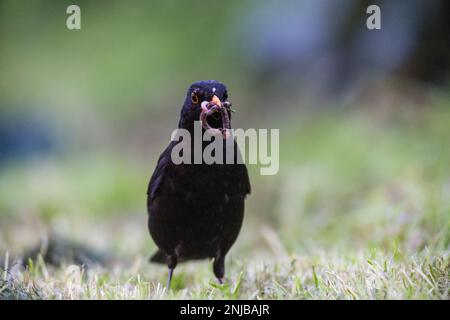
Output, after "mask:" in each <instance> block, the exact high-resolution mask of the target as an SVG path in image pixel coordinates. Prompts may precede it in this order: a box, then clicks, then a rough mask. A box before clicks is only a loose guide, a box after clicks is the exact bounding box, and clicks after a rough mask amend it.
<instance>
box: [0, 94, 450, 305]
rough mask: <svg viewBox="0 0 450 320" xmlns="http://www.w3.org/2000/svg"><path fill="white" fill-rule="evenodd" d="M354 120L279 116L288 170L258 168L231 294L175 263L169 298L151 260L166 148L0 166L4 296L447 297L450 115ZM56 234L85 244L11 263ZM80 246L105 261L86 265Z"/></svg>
mask: <svg viewBox="0 0 450 320" xmlns="http://www.w3.org/2000/svg"><path fill="white" fill-rule="evenodd" d="M408 110H411V109H408ZM347 111H348V110H347ZM347 111H345V110H339V111H337V110H335V111H327V112H320V113H315V112H312V113H306V114H304V115H302V116H301V117H297V118H296V122H295V123H291V124H290V123H289V120H286V119H280V120H279V121H280V123H281V121H282V123H283V125H280V127H281V128H282V129H281V131H280V139H281V141H282V145H281V150H280V151H281V164H280V173H279V174H278V175H277V176H272V177H261V176H259V175H258V168H256V167H252V168H250V170H251V177H252V185H253V194H252V195H251V196H250V197H249V199H248V202H247V210H246V218H245V222H244V226H243V229H242V232H241V235H240V237H239V239H238V242H237V243H236V245H235V246H234V247H233V249H232V250H231V252H230V254H229V256H228V258H227V273H226V274H227V282H226V284H225V285H218V284H217V283H216V282H215V279H214V277H213V274H212V271H211V263H209V262H207V261H203V262H195V263H189V264H182V265H180V266H179V267H177V269H176V270H175V278H174V281H173V290H171V291H170V292H166V291H165V289H164V283H165V280H166V274H167V273H166V268H165V267H162V266H158V265H150V264H148V262H147V259H148V257H149V255H150V253H151V252H153V251H154V250H155V247H154V244H153V243H152V241H151V240H150V238H149V236H148V233H147V229H146V212H145V190H146V186H147V182H148V178H149V176H150V174H151V172H152V170H153V167H154V163H155V161H156V157H157V155H158V154H154V153H155V152H154V150H159V149H158V148H159V147H155V146H154V147H152V149H149V151H148V153H147V154H146V155H144V156H142V159H140V160H136V159H138V158H139V157H136V155H133V157H131V156H129V154H127V153H119V152H114V151H111V153H108V154H98V153H92V154H83V155H71V156H70V157H67V156H64V157H54V158H51V159H45V160H43V159H41V160H34V161H29V162H26V163H24V162H16V163H14V164H10V165H8V166H6V167H4V168H3V169H2V171H1V179H0V195H1V196H0V252H1V253H2V258H0V260H3V261H0V262H1V265H2V266H3V268H2V272H1V276H0V298H2V299H4V298H44V299H80V298H81V299H153V298H158V299H159V298H162V299H166V298H186V299H191V298H196V299H216V298H224V299H235V298H237V299H247V298H249V299H318V298H321V299H449V290H450V285H449V253H450V251H449V244H450V232H449V228H450V166H449V163H450V148H448V142H449V141H450V110H448V105H447V104H446V103H444V102H439V101H438V102H437V103H434V106H433V107H431V108H424V109H420V110H416V109H414V110H411V111H406V110H402V111H400V112H398V113H397V114H392V113H389V114H384V113H383V112H381V113H380V112H374V111H373V110H372V111H371V110H365V111H358V112H347ZM291 118H292V117H291ZM299 118H301V120H299V121H297V119H299ZM150 152H151V153H150ZM52 234H56V235H57V237H58V238H57V239H65V240H64V241H68V243H69V244H68V246H71V243H72V241H73V242H74V243H77V245H80V246H81V247H79V246H78V247H77V246H75V247H73V248H75V249H73V248H71V249H70V250H69V249H67V248H66V249H64V248H63V249H61V252H60V253H56V254H57V255H58V254H59V256H58V257H57V258H55V259H53V260H52V259H49V258H48V257H45V255H44V256H39V255H38V257H37V258H36V259H34V260H30V261H28V263H27V261H25V264H26V265H27V266H26V267H22V266H20V265H19V264H17V263H16V262H17V259H18V257H21V256H26V255H25V254H24V252H27V250H28V249H30V248H32V247H33V246H36V245H37V244H39V243H40V242H41V241H42V239H47V237H48V235H52ZM57 241H62V240H57ZM43 247H45V246H43ZM80 248H81V249H80ZM83 248H88V249H89V250H92V251H93V252H95V253H97V254H98V255H97V256H100V257H106V258H105V259H98V260H96V258H95V257H96V255H93V257H94V258H92V259H91V260H92V263H86V265H88V267H89V268H81V267H80V266H77V265H75V264H73V258H74V256H83V254H84V253H85V251H84V250H85V249H83ZM74 250H75V251H77V250H78V251H79V252H75V253H74ZM68 251H70V252H71V254H68ZM80 259H83V257H82V258H80ZM89 259H90V258H89V257H88V258H87V260H86V261H90V260H89ZM82 261H83V260H82Z"/></svg>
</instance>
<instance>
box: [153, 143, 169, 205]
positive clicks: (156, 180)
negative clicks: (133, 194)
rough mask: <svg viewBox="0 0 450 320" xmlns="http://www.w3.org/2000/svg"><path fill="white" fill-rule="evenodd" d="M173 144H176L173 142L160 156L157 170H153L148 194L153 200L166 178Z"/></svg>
mask: <svg viewBox="0 0 450 320" xmlns="http://www.w3.org/2000/svg"><path fill="white" fill-rule="evenodd" d="M173 145H174V144H173V143H172V142H171V143H170V144H169V145H168V146H167V148H166V149H165V150H164V151H163V153H161V155H160V156H159V159H158V163H157V165H156V168H155V171H154V172H153V175H152V177H151V178H150V182H149V184H148V189H147V195H148V197H149V200H153V199H154V198H155V196H156V193H157V191H158V188H159V186H160V185H161V183H162V181H163V179H164V174H165V171H166V168H167V166H168V165H169V164H170V153H171V150H172V148H173Z"/></svg>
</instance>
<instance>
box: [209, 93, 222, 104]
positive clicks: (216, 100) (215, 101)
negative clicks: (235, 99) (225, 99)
mask: <svg viewBox="0 0 450 320" xmlns="http://www.w3.org/2000/svg"><path fill="white" fill-rule="evenodd" d="M211 102H213V103H214V104H215V105H217V106H219V107H222V102H221V101H220V99H219V98H218V97H217V96H216V95H214V96H213V97H212V99H211Z"/></svg>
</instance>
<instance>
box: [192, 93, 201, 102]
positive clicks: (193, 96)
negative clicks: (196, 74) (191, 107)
mask: <svg viewBox="0 0 450 320" xmlns="http://www.w3.org/2000/svg"><path fill="white" fill-rule="evenodd" d="M191 101H192V103H194V104H197V103H199V102H200V98H199V96H198V92H195V91H194V92H192V94H191Z"/></svg>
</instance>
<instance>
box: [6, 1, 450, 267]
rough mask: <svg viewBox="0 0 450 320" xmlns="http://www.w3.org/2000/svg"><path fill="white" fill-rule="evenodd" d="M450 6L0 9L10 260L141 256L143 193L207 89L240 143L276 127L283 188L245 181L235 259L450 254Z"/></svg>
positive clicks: (120, 4) (199, 4)
mask: <svg viewBox="0 0 450 320" xmlns="http://www.w3.org/2000/svg"><path fill="white" fill-rule="evenodd" d="M72 3H76V4H78V5H79V6H80V7H81V26H82V28H81V30H73V31H70V30H68V29H67V28H66V18H67V16H68V15H67V14H66V8H67V6H68V5H69V4H72ZM370 4H378V5H379V6H380V7H381V26H382V29H381V30H373V31H371V30H368V29H367V28H366V19H367V17H368V15H367V14H366V8H367V6H368V5H370ZM449 7H450V3H449V2H448V1H419V0H417V1H399V0H396V1H357V0H344V1H333V0H319V1H317V0H314V1H313V0H306V1H294V0H288V1H283V2H280V1H274V0H272V1H256V0H253V1H237V0H236V1H159V2H156V1H145V2H144V1H133V2H129V1H40V0H36V1H30V2H24V1H13V0H10V1H5V0H1V1H0V256H2V257H3V256H4V255H5V252H7V251H8V252H9V254H10V256H12V255H21V254H23V252H29V250H35V248H40V247H41V243H44V244H46V245H47V246H48V244H49V243H51V244H60V245H62V246H63V248H66V247H64V245H66V244H67V246H68V247H70V248H72V249H73V247H74V245H72V243H75V244H76V245H77V246H80V247H83V250H88V251H89V250H93V251H95V252H96V253H100V254H104V253H105V254H106V255H108V256H114V257H116V258H118V259H121V260H122V261H132V260H133V259H134V258H135V257H136V256H142V257H147V256H149V255H150V253H151V252H152V251H153V250H154V249H155V247H154V244H153V242H152V241H151V240H150V237H149V235H148V232H147V228H146V215H147V213H146V207H145V202H146V194H145V193H146V188H147V183H148V180H149V178H150V175H151V173H152V172H153V169H154V167H155V165H156V160H157V158H158V156H159V154H160V152H161V151H162V150H163V148H164V146H165V145H166V144H167V143H168V141H169V139H170V133H171V132H172V130H173V129H174V128H175V126H176V125H177V122H178V115H179V110H180V108H181V104H182V101H183V99H184V95H185V92H186V90H187V88H188V86H189V84H190V83H192V82H194V81H197V80H202V79H216V80H220V81H222V82H224V83H226V84H227V85H228V88H229V91H230V100H231V101H232V102H233V103H234V105H235V106H236V109H237V110H238V112H237V113H236V115H235V116H234V119H233V125H234V127H240V128H279V129H280V172H279V173H278V174H277V175H275V176H260V175H259V168H258V166H250V174H251V181H252V186H253V192H252V195H251V196H250V197H249V198H248V201H247V211H246V218H245V222H244V226H243V231H242V233H241V235H240V238H239V239H238V242H237V244H236V246H235V247H234V248H233V249H232V251H231V255H232V256H233V257H235V259H246V258H249V257H250V258H256V257H261V258H271V257H278V256H280V255H286V254H291V253H296V254H299V255H302V254H307V253H308V252H313V251H314V250H316V248H322V249H325V250H343V251H347V250H359V249H366V248H369V249H370V248H379V249H380V250H387V251H389V250H392V248H394V247H395V248H396V250H397V249H398V248H401V249H402V250H403V252H416V251H418V250H421V249H424V248H431V249H430V250H436V251H440V252H442V251H447V252H448V248H449V224H450V165H449V164H450V148H449V145H450V108H449V106H450V92H449V88H450V86H449V82H448V79H449V74H450V38H449V37H450V33H449V28H448V24H449V21H448V18H449V16H448V13H449V12H450V10H449V9H450V8H449ZM53 239H57V240H53ZM33 248H34V249H33ZM80 250H81V249H80ZM62 251H63V253H61V254H62V255H64V254H65V253H64V252H65V251H67V250H66V249H62ZM83 254H84V255H86V253H85V252H84V253H83ZM75 255H76V253H75ZM80 259H81V261H82V263H83V262H85V260H83V259H82V258H80ZM50 260H51V257H50V258H49V261H50ZM55 261H56V262H55V263H58V261H59V260H58V258H55Z"/></svg>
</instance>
